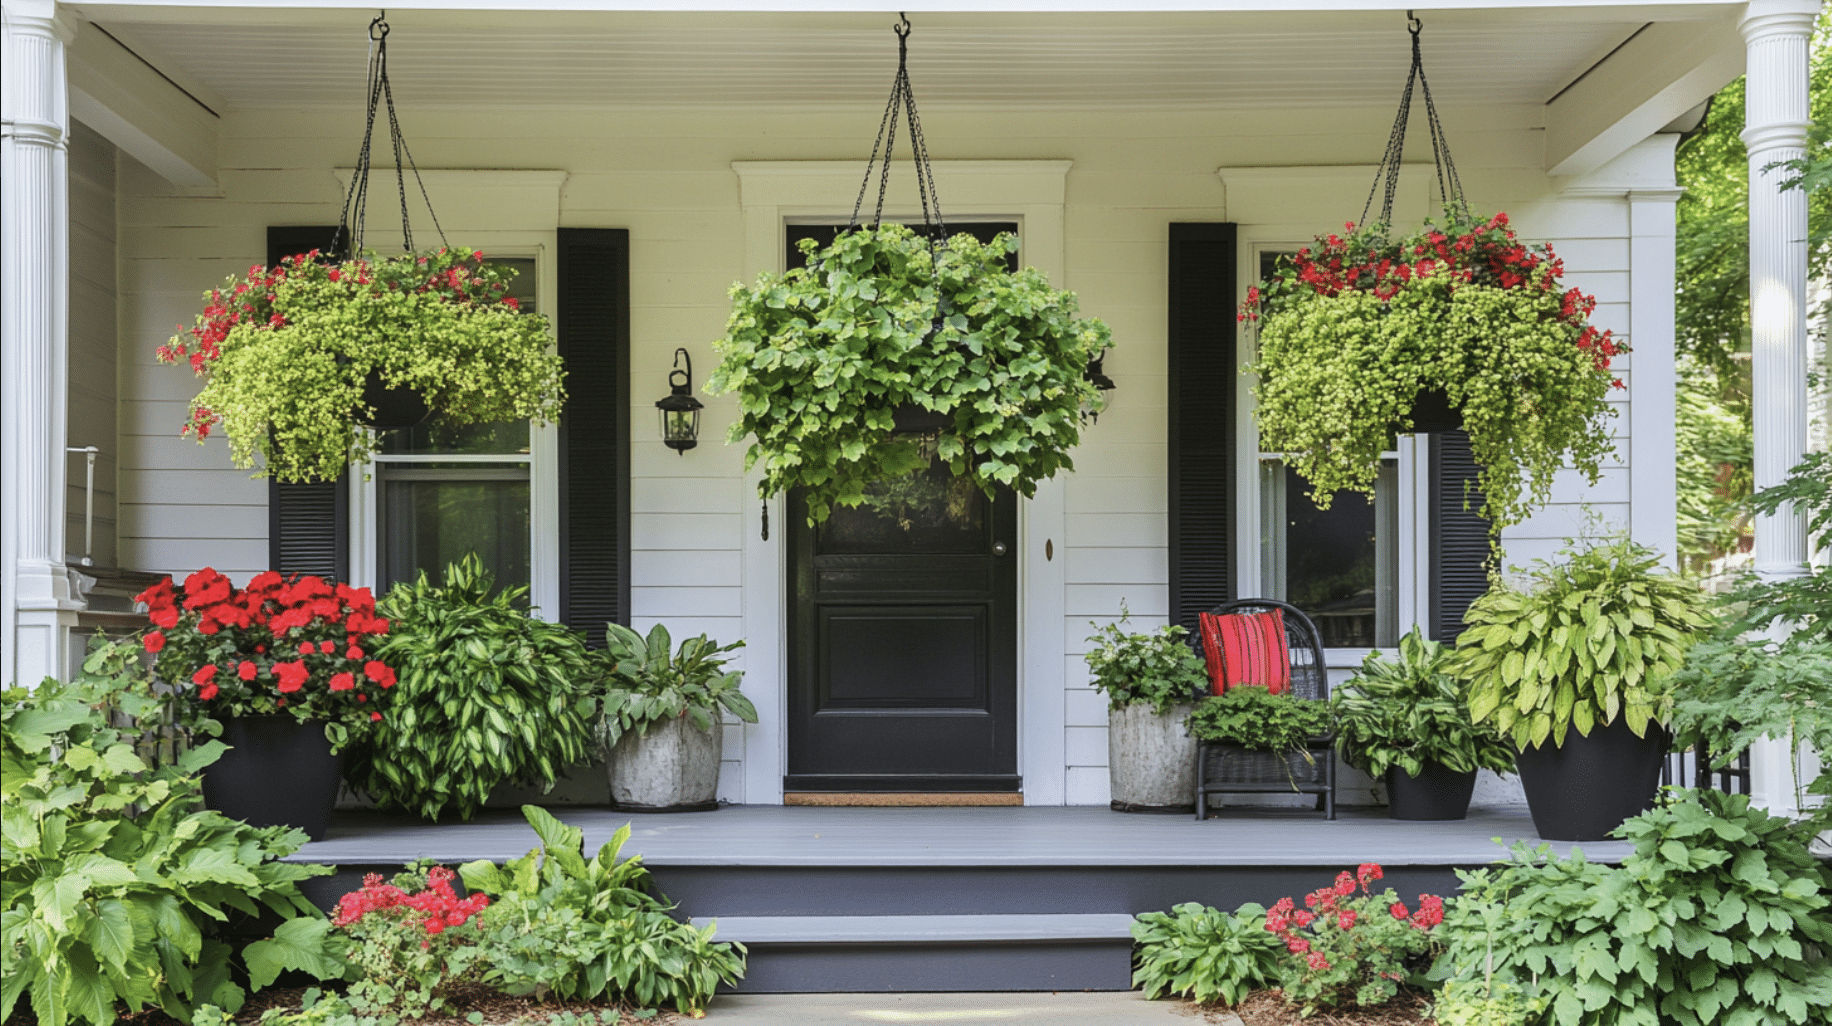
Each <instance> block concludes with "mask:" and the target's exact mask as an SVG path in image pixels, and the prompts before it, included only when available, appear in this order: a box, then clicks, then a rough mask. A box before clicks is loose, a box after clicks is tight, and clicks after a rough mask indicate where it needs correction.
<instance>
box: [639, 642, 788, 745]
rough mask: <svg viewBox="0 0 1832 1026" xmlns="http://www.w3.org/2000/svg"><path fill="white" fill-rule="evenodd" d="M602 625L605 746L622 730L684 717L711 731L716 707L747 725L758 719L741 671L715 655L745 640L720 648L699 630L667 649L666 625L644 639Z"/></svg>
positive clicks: (643, 731) (645, 730)
mask: <svg viewBox="0 0 1832 1026" xmlns="http://www.w3.org/2000/svg"><path fill="white" fill-rule="evenodd" d="M604 626H605V641H606V654H607V655H608V657H609V660H610V662H611V666H612V668H611V671H610V674H609V678H610V679H609V680H608V681H607V682H606V684H605V692H604V721H603V722H604V739H605V744H607V745H614V744H616V743H617V739H618V738H620V737H622V736H623V734H624V732H626V731H635V732H636V733H638V734H646V733H648V730H649V727H650V726H651V725H652V724H655V723H660V722H663V721H666V720H672V719H675V718H676V717H679V716H683V715H684V716H687V717H688V718H689V719H691V720H692V721H693V725H694V726H696V727H698V728H700V729H701V730H711V729H712V727H713V725H714V724H716V723H717V722H718V721H717V720H716V719H714V718H713V717H714V716H716V715H717V713H718V710H719V709H721V708H723V709H725V710H726V711H728V712H730V713H731V714H732V715H733V716H736V717H738V718H739V719H740V720H743V721H744V722H746V723H756V722H757V707H756V706H754V705H752V704H751V700H750V699H748V698H746V697H744V693H743V692H741V691H739V690H738V684H739V682H740V681H741V680H743V678H744V674H742V673H737V672H733V673H726V672H724V671H723V667H724V666H725V660H724V659H721V658H720V656H722V655H723V654H724V653H726V652H730V651H732V650H733V649H737V648H742V647H744V642H742V641H734V642H732V643H731V644H729V645H723V646H721V645H716V644H714V643H713V642H712V641H711V640H710V639H708V638H707V637H706V635H704V634H702V635H700V636H698V637H694V638H688V639H687V640H685V641H683V642H681V648H680V651H679V652H672V651H671V649H670V647H669V646H670V644H671V639H670V638H669V637H668V628H666V627H663V626H662V625H661V624H659V623H658V624H656V625H655V626H654V627H653V628H651V629H650V631H649V636H648V638H646V639H645V638H644V637H643V636H642V635H640V634H638V633H636V632H635V631H633V630H631V629H629V628H628V627H625V626H623V625H622V624H616V623H609V624H605V625H604Z"/></svg>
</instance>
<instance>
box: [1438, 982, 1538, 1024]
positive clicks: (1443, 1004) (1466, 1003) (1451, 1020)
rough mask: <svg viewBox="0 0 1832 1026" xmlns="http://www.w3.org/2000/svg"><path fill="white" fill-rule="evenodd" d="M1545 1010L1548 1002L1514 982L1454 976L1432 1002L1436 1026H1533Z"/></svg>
mask: <svg viewBox="0 0 1832 1026" xmlns="http://www.w3.org/2000/svg"><path fill="white" fill-rule="evenodd" d="M1544 1010H1545V1002H1543V1001H1541V1000H1539V999H1537V998H1530V997H1527V994H1526V991H1524V990H1523V989H1521V988H1520V987H1516V986H1514V985H1513V984H1511V983H1503V982H1500V981H1496V982H1494V983H1493V984H1492V985H1487V986H1485V985H1484V984H1483V983H1482V982H1481V981H1479V980H1452V981H1451V982H1450V983H1447V984H1445V985H1444V989H1442V990H1440V991H1439V992H1438V996H1437V999H1436V1000H1434V1001H1433V1002H1432V1003H1431V1018H1432V1021H1433V1022H1435V1023H1437V1026H1530V1024H1532V1023H1535V1022H1537V1021H1538V1019H1539V1013H1540V1012H1542V1011H1544Z"/></svg>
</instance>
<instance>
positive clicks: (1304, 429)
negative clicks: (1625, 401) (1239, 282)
mask: <svg viewBox="0 0 1832 1026" xmlns="http://www.w3.org/2000/svg"><path fill="white" fill-rule="evenodd" d="M1564 273H1565V266H1564V262H1563V261H1562V260H1560V259H1559V257H1558V255H1557V254H1556V253H1554V252H1553V251H1552V248H1551V247H1550V246H1547V245H1536V244H1529V243H1525V242H1522V241H1521V240H1520V238H1519V237H1518V235H1516V233H1515V230H1514V228H1513V226H1512V225H1511V224H1510V223H1509V221H1508V216H1507V215H1506V214H1496V215H1495V216H1493V217H1491V218H1487V219H1481V218H1476V217H1472V216H1471V215H1470V214H1469V213H1468V212H1467V211H1466V210H1464V209H1462V208H1461V207H1459V206H1452V207H1450V208H1447V214H1446V217H1445V219H1444V223H1443V224H1442V225H1439V224H1436V223H1432V222H1427V223H1426V224H1425V225H1424V227H1423V228H1422V229H1420V230H1419V231H1418V232H1416V233H1414V234H1412V235H1411V236H1409V237H1406V238H1404V239H1401V240H1400V241H1398V242H1392V241H1389V239H1388V233H1387V226H1386V225H1382V224H1373V225H1367V226H1364V227H1362V228H1359V229H1357V228H1356V227H1355V226H1354V225H1352V224H1349V225H1345V226H1344V232H1343V233H1340V234H1330V235H1323V236H1319V237H1318V238H1317V245H1316V246H1315V247H1306V248H1304V249H1301V250H1299V251H1298V252H1297V253H1296V254H1294V255H1291V256H1286V257H1281V258H1280V259H1279V261H1278V263H1277V265H1276V267H1275V269H1274V271H1273V273H1272V274H1271V275H1270V276H1269V277H1268V278H1267V279H1266V280H1265V281H1263V282H1261V283H1260V284H1259V285H1257V286H1255V287H1254V288H1251V289H1249V290H1248V291H1247V298H1246V301H1245V302H1243V303H1242V304H1241V307H1240V313H1239V317H1240V320H1241V321H1243V322H1245V323H1248V324H1250V325H1253V326H1254V327H1256V328H1257V332H1258V353H1257V355H1256V356H1255V358H1254V360H1253V362H1252V363H1251V365H1250V366H1249V367H1248V370H1249V371H1250V372H1252V373H1255V374H1257V375H1259V379H1260V380H1259V384H1258V386H1257V387H1256V388H1255V390H1254V393H1255V395H1256V396H1257V397H1258V400H1259V405H1258V410H1257V418H1258V421H1259V425H1260V448H1262V449H1266V450H1272V451H1277V452H1281V453H1283V454H1284V459H1285V461H1286V462H1287V463H1288V464H1289V465H1290V466H1292V467H1293V468H1294V469H1296V470H1297V471H1298V472H1299V473H1300V474H1302V475H1303V476H1304V478H1305V480H1307V481H1308V482H1310V484H1311V487H1312V496H1313V497H1314V498H1315V500H1316V501H1317V504H1318V505H1319V506H1321V507H1324V508H1327V507H1328V505H1329V503H1330V500H1331V498H1332V497H1333V494H1334V493H1335V492H1337V491H1339V490H1344V489H1347V490H1355V491H1361V492H1365V493H1368V494H1370V495H1371V494H1372V493H1373V488H1374V482H1375V480H1376V478H1377V477H1378V476H1379V472H1380V461H1381V454H1382V453H1383V452H1385V451H1386V450H1387V449H1389V448H1391V447H1392V444H1393V434H1394V432H1395V431H1401V432H1405V431H1411V430H1413V428H1414V424H1415V422H1414V420H1413V411H1414V407H1415V404H1416V403H1417V402H1418V401H1419V399H1420V398H1421V396H1426V395H1429V394H1431V393H1441V395H1442V397H1443V400H1444V401H1446V402H1447V403H1448V404H1449V406H1450V408H1451V409H1452V410H1454V411H1456V413H1457V414H1459V415H1460V417H1461V419H1462V424H1463V428H1464V430H1466V431H1467V432H1468V433H1469V437H1470V445H1471V449H1472V451H1473V453H1474V455H1475V458H1476V462H1477V463H1478V465H1479V467H1480V472H1479V473H1480V476H1479V479H1478V486H1479V489H1480V491H1481V492H1482V495H1483V500H1484V508H1483V513H1484V514H1485V515H1486V516H1487V517H1488V518H1489V519H1490V521H1491V522H1492V524H1493V527H1494V529H1495V530H1496V531H1499V530H1500V529H1501V527H1503V526H1505V525H1507V524H1510V523H1516V522H1518V521H1520V520H1522V519H1524V518H1525V517H1526V516H1527V515H1528V514H1529V513H1530V512H1531V510H1532V508H1533V507H1534V506H1536V505H1539V504H1542V503H1544V502H1545V500H1546V499H1547V497H1548V496H1549V495H1550V493H1551V487H1552V479H1553V475H1554V474H1555V473H1556V472H1557V471H1558V470H1559V469H1560V468H1562V467H1564V466H1566V465H1567V464H1569V465H1571V466H1573V467H1576V468H1577V469H1578V470H1580V471H1583V472H1584V473H1585V475H1586V476H1587V477H1588V478H1589V479H1590V481H1591V483H1593V484H1594V483H1596V481H1597V480H1598V479H1599V476H1600V474H1601V470H1602V461H1603V460H1604V458H1605V457H1607V456H1608V455H1609V454H1610V453H1611V452H1612V451H1613V445H1612V444H1611V441H1610V435H1609V431H1608V426H1607V420H1608V418H1610V417H1612V416H1614V411H1613V410H1612V409H1611V408H1610V406H1609V403H1608V402H1607V396H1608V394H1609V392H1610V390H1611V389H1613V388H1621V387H1622V382H1621V381H1620V380H1619V379H1617V378H1616V377H1615V376H1614V375H1613V374H1612V372H1611V370H1610V363H1611V360H1612V359H1613V358H1614V357H1616V356H1617V355H1619V354H1621V353H1623V352H1626V351H1627V347H1626V346H1625V345H1623V343H1622V342H1621V341H1620V340H1618V339H1617V338H1615V336H1614V335H1612V334H1611V333H1610V332H1609V331H1608V330H1605V329H1602V328H1599V327H1597V326H1595V325H1593V324H1591V323H1590V317H1591V314H1592V313H1593V312H1594V311H1595V309H1596V299H1595V297H1593V296H1590V295H1587V294H1585V293H1584V292H1583V291H1582V290H1580V289H1577V288H1573V287H1568V286H1565V285H1564V284H1562V282H1561V278H1562V276H1563V275H1564Z"/></svg>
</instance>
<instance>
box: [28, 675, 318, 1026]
mask: <svg viewBox="0 0 1832 1026" xmlns="http://www.w3.org/2000/svg"><path fill="white" fill-rule="evenodd" d="M104 661H107V660H106V658H104ZM91 665H92V666H93V665H95V660H94V659H93V658H92V662H91ZM156 703H157V699H154V698H152V697H151V695H150V692H148V691H145V690H142V689H136V688H134V687H131V686H128V684H126V683H124V682H122V681H119V680H117V679H113V678H109V677H95V676H89V677H84V678H81V679H79V680H78V681H77V682H75V683H72V684H63V683H59V682H58V681H55V680H46V681H45V682H44V683H43V684H41V685H39V686H38V688H37V689H35V690H31V691H27V690H25V689H22V688H10V689H8V690H7V691H6V692H5V693H4V695H3V696H0V778H3V781H4V782H3V783H0V796H3V797H4V799H5V808H4V811H3V812H0V822H3V823H4V828H5V842H6V843H5V845H4V857H3V859H0V880H3V881H4V893H5V908H4V911H0V934H3V935H4V940H3V941H0V976H3V977H4V982H3V983H0V1017H6V1016H10V1015H11V1014H12V1012H13V1008H14V1005H15V1004H16V1003H17V1002H18V1001H19V999H20V998H21V997H22V996H26V997H28V1000H29V1003H30V1006H31V1010H32V1013H33V1014H34V1015H35V1016H36V1017H37V1020H38V1022H39V1023H41V1024H42V1026H64V1024H65V1023H69V1022H75V1021H87V1022H90V1023H95V1024H96V1026H104V1024H107V1023H112V1022H114V1021H115V1019H116V1016H117V1013H118V1011H119V1009H120V1008H121V1007H122V1006H125V1008H126V1009H127V1010H128V1011H129V1012H138V1011H140V1010H142V1009H144V1008H146V1007H148V1006H152V1007H156V1008H159V1009H161V1010H163V1011H165V1012H166V1013H167V1014H169V1015H173V1016H176V1017H178V1018H189V1017H190V1015H191V1010H192V1007H193V1004H194V1003H196V1002H210V1003H213V1004H216V1005H221V1006H223V1007H226V1008H230V1009H235V1008H239V1007H240V1006H241V1004H242V1001H243V999H244V992H243V990H242V987H241V986H240V985H239V984H237V983H235V982H234V981H233V980H232V979H231V978H230V977H231V961H232V959H233V958H234V956H235V950H234V948H233V946H232V945H231V944H230V943H229V941H228V940H227V939H225V937H224V936H223V935H222V933H221V931H220V925H221V924H222V923H223V922H224V921H225V920H226V919H227V918H228V916H229V914H230V913H231V912H241V913H244V914H246V915H248V916H258V915H260V914H261V913H262V911H263V910H264V909H266V910H271V911H272V912H274V913H275V914H277V915H279V916H282V917H296V918H290V919H289V920H288V921H287V922H285V923H284V924H283V925H282V926H280V928H279V930H278V931H277V932H276V933H275V934H274V936H273V937H272V938H271V939H268V940H265V941H259V942H256V943H254V944H251V945H249V946H248V947H247V948H246V949H245V950H244V951H243V952H242V961H243V963H244V966H245V968H246V969H247V972H248V978H249V983H250V985H251V986H253V987H254V988H255V989H257V990H258V989H260V988H262V987H265V986H267V985H268V984H269V983H272V982H273V980H274V978H275V977H276V976H277V975H278V974H279V972H280V971H281V970H282V969H298V970H303V971H307V972H310V973H313V974H314V975H317V976H318V977H319V978H320V979H334V978H339V977H341V976H342V974H343V972H344V965H343V962H342V960H341V959H340V958H339V957H338V956H337V954H336V950H335V946H334V945H332V946H331V947H327V936H326V928H327V927H328V926H329V924H328V923H327V922H326V921H325V920H324V918H323V917H322V916H320V915H319V914H318V910H317V909H315V908H313V907H312V905H311V904H310V903H309V902H307V901H306V900H305V898H304V897H303V896H301V895H300V893H299V888H298V881H300V880H303V879H305V878H307V877H312V876H321V875H324V874H326V873H329V872H330V870H329V869H328V868H326V867H323V866H314V865H305V864H300V863H295V862H280V861H278V860H279V859H281V858H283V857H285V856H287V855H290V854H292V853H293V852H294V851H297V850H298V848H299V846H300V845H302V844H304V843H305V840H306V837H305V834H304V832H303V831H299V830H293V829H288V828H285V827H268V828H255V827H251V826H248V825H247V824H245V823H241V822H238V821H236V820H231V819H226V818H224V817H223V816H222V815H220V814H218V813H215V812H208V811H204V810H202V809H201V807H200V806H201V799H200V796H199V784H198V780H197V777H196V773H197V771H199V770H201V769H202V768H203V767H205V766H207V765H209V764H210V763H212V762H214V761H216V759H218V758H219V757H220V756H221V755H222V753H223V752H224V751H225V750H226V749H225V746H224V745H223V743H222V742H220V741H208V742H206V743H204V744H201V745H199V746H197V747H195V748H191V749H189V750H188V751H186V752H184V753H183V754H182V755H180V756H179V757H178V758H177V760H176V762H174V763H172V764H169V765H160V766H157V767H154V766H148V765H147V763H146V762H145V761H144V760H143V759H142V758H141V756H140V755H139V754H137V753H136V751H135V741H136V738H138V737H142V736H145V735H142V734H140V733H139V724H137V723H135V724H134V725H132V726H129V727H127V728H117V727H114V726H112V725H111V723H110V718H111V717H112V716H121V717H126V718H128V719H129V720H130V721H131V720H132V719H133V718H134V717H135V716H136V715H146V716H150V715H152V714H153V713H154V711H155V709H156ZM276 783H279V782H276Z"/></svg>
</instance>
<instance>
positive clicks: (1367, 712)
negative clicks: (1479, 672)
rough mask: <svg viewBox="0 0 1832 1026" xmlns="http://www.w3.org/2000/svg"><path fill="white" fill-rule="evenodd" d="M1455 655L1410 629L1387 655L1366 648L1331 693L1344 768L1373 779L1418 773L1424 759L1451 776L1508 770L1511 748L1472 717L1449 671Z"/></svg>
mask: <svg viewBox="0 0 1832 1026" xmlns="http://www.w3.org/2000/svg"><path fill="white" fill-rule="evenodd" d="M1453 659H1454V652H1453V650H1451V649H1450V648H1448V647H1446V646H1444V645H1441V644H1439V643H1438V642H1435V641H1432V640H1431V639H1429V638H1427V637H1425V636H1424V635H1423V634H1421V633H1420V632H1419V630H1418V629H1417V628H1416V627H1415V628H1413V629H1412V631H1410V632H1409V633H1407V635H1406V636H1405V637H1403V638H1401V639H1399V649H1398V651H1397V652H1395V653H1394V656H1393V657H1392V658H1388V657H1386V656H1384V655H1382V654H1381V653H1379V652H1370V653H1369V654H1368V656H1367V658H1366V659H1364V660H1362V663H1361V672H1360V673H1358V674H1356V675H1355V676H1354V677H1353V678H1352V679H1350V680H1349V681H1348V682H1347V683H1345V684H1343V685H1342V686H1340V687H1338V688H1336V689H1335V691H1334V692H1332V693H1331V694H1330V700H1329V702H1330V711H1331V713H1332V714H1333V715H1334V716H1335V720H1336V735H1337V737H1336V746H1337V748H1338V750H1340V751H1341V752H1342V757H1343V758H1344V759H1345V760H1347V761H1348V763H1349V765H1351V766H1354V767H1355V768H1357V769H1359V770H1361V771H1362V772H1364V773H1367V774H1368V775H1369V776H1373V777H1379V776H1380V775H1381V774H1383V773H1385V772H1387V770H1389V769H1398V770H1399V771H1401V772H1403V773H1405V774H1406V775H1408V776H1413V777H1416V776H1419V775H1420V774H1421V773H1422V772H1424V768H1425V765H1426V764H1427V763H1437V764H1438V765H1440V766H1443V767H1445V768H1446V769H1449V770H1452V771H1453V772H1457V773H1467V772H1469V771H1471V770H1477V769H1486V770H1493V771H1495V772H1497V773H1507V772H1511V771H1512V770H1513V768H1514V749H1513V748H1512V747H1510V746H1509V745H1508V744H1507V743H1506V742H1504V741H1503V740H1502V739H1501V736H1500V735H1499V734H1497V733H1495V731H1494V729H1493V728H1492V727H1488V726H1477V725H1476V724H1475V723H1474V722H1472V721H1471V720H1470V715H1469V703H1468V701H1467V696H1466V694H1465V692H1466V691H1467V685H1465V683H1464V682H1463V681H1461V680H1459V679H1458V678H1457V677H1456V676H1454V675H1453V674H1452V673H1451V664H1452V662H1453Z"/></svg>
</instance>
